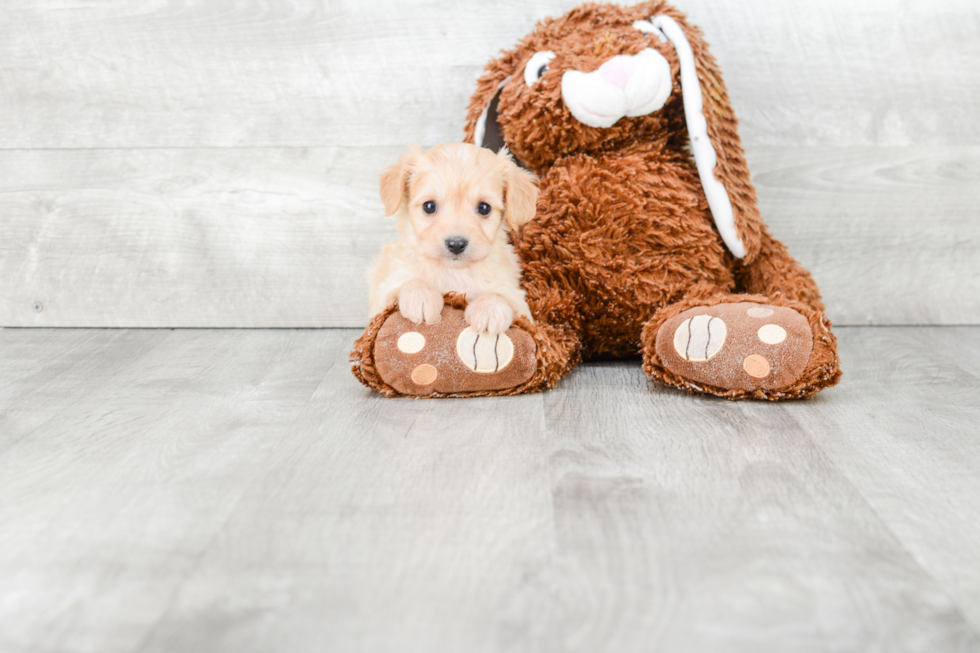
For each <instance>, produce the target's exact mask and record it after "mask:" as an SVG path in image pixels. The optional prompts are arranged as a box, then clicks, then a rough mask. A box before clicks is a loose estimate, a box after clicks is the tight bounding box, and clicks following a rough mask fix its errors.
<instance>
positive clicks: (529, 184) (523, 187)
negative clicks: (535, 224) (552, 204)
mask: <svg viewBox="0 0 980 653" xmlns="http://www.w3.org/2000/svg"><path fill="white" fill-rule="evenodd" d="M497 159H498V160H499V161H500V165H501V166H503V169H504V184H505V188H504V220H506V221H507V225H508V226H509V227H510V228H511V229H512V230H517V229H519V228H520V227H522V226H523V225H525V224H527V223H528V222H530V221H531V220H532V219H533V218H534V213H535V212H536V211H537V207H538V186H537V180H538V178H537V177H535V176H534V175H533V174H531V173H530V172H528V171H527V170H525V169H524V168H521V167H519V166H518V165H517V164H516V163H514V160H513V158H511V155H510V153H509V152H508V151H507V148H503V149H501V150H500V152H498V153H497Z"/></svg>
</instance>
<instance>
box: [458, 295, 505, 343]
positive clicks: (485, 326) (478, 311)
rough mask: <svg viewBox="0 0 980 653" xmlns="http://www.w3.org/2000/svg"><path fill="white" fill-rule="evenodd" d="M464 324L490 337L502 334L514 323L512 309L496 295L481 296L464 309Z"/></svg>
mask: <svg viewBox="0 0 980 653" xmlns="http://www.w3.org/2000/svg"><path fill="white" fill-rule="evenodd" d="M464 317H465V319H466V323H467V324H469V325H470V326H471V327H473V328H474V329H476V330H477V331H481V332H486V333H489V334H490V335H492V336H493V335H497V334H498V333H503V332H504V331H506V330H507V329H509V328H510V325H511V324H512V323H513V322H514V309H512V308H511V307H510V304H508V303H507V302H505V301H504V300H503V299H501V298H500V297H498V296H497V295H481V296H480V297H477V298H476V299H474V300H473V301H472V302H470V303H469V305H468V306H467V307H466V313H465V315H464Z"/></svg>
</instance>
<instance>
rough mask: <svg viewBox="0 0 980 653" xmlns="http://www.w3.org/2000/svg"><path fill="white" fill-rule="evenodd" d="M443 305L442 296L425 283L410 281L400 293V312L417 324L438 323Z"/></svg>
mask: <svg viewBox="0 0 980 653" xmlns="http://www.w3.org/2000/svg"><path fill="white" fill-rule="evenodd" d="M442 304H443V300H442V295H441V294H440V293H438V292H436V291H435V290H433V288H432V287H431V286H429V285H428V284H426V283H425V282H424V281H409V282H408V283H406V284H405V285H404V286H402V287H401V290H399V291H398V312H399V313H401V314H402V317H404V318H405V319H406V320H409V321H411V322H413V323H415V324H422V322H425V323H426V324H435V323H436V322H438V321H439V320H440V319H441V318H442Z"/></svg>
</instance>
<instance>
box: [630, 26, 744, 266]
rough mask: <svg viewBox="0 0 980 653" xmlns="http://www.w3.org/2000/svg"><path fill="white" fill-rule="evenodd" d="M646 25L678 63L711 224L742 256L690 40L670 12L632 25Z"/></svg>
mask: <svg viewBox="0 0 980 653" xmlns="http://www.w3.org/2000/svg"><path fill="white" fill-rule="evenodd" d="M647 25H650V26H652V27H653V28H655V29H656V30H657V33H658V35H660V34H662V35H663V36H666V37H667V39H669V40H670V42H671V43H672V44H673V45H674V50H675V51H676V52H677V59H678V61H679V62H680V65H681V92H682V93H683V95H684V118H685V120H686V121H687V133H688V135H689V136H690V137H691V151H692V152H693V153H694V164H695V165H696V166H697V168H698V176H699V177H701V186H702V188H704V195H705V197H706V198H707V200H708V208H709V209H711V215H712V216H713V217H714V219H715V226H716V227H717V228H718V233H720V234H721V239H722V240H723V241H724V242H725V245H726V246H727V247H728V249H729V251H731V253H732V254H733V255H734V256H735V257H736V258H744V257H745V253H746V252H745V244H744V243H742V240H741V239H740V238H739V237H738V232H737V231H736V230H735V214H734V211H733V209H732V202H731V198H729V196H728V189H726V188H725V185H724V184H722V183H721V182H720V181H718V180H717V179H716V178H715V165H717V163H718V154H717V152H715V148H714V145H712V143H711V139H710V138H709V137H708V122H707V121H706V120H705V118H704V102H703V98H702V96H701V82H700V80H699V79H698V70H697V66H696V65H695V63H694V53H693V52H692V51H691V44H690V43H689V42H688V40H687V37H686V36H685V35H684V30H682V29H681V27H680V25H678V24H677V22H676V21H675V20H674V19H673V18H671V17H670V16H656V17H654V18H653V19H652V22H651V23H647V22H646V21H637V22H636V23H634V24H633V26H634V27H636V28H637V29H639V30H641V31H643V32H644V33H649V32H648V30H647V29H646V28H647Z"/></svg>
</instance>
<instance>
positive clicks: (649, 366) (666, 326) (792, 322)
mask: <svg viewBox="0 0 980 653" xmlns="http://www.w3.org/2000/svg"><path fill="white" fill-rule="evenodd" d="M750 307H765V308H769V309H771V310H773V314H772V315H771V316H767V317H763V318H751V317H750V318H749V319H745V318H741V317H740V318H739V320H738V323H736V321H735V320H734V319H731V318H728V317H727V316H728V315H734V314H735V313H736V312H738V313H741V312H742V311H744V310H745V309H747V308H750ZM781 307H782V308H781ZM719 308H720V309H721V310H719ZM692 309H693V310H692ZM733 309H734V310H733ZM790 309H792V310H790ZM688 311H691V312H693V313H697V314H706V315H721V316H722V319H726V320H728V321H730V322H731V323H732V324H731V326H730V327H729V334H730V335H729V337H730V338H731V340H730V341H729V342H726V343H725V346H724V347H723V348H722V351H721V352H719V355H718V358H719V359H722V360H719V361H717V362H718V363H720V364H721V365H722V366H723V367H725V368H727V369H721V370H719V371H718V372H717V377H716V378H718V382H717V383H711V382H710V378H706V377H704V376H700V378H696V377H697V376H699V374H698V372H694V373H692V371H693V370H694V368H697V367H698V365H697V364H694V365H691V364H685V363H684V361H682V360H680V357H679V356H677V355H676V352H674V351H673V350H672V347H671V348H670V349H668V345H669V344H670V341H671V340H672V338H673V336H674V329H672V328H671V327H672V326H674V327H676V325H678V324H680V323H681V322H682V319H678V318H682V317H683V316H685V315H686V314H687V312H688ZM794 313H795V316H794V315H793V314H794ZM755 323H757V325H758V326H762V325H765V324H778V325H780V326H783V327H785V328H786V330H787V332H788V335H787V339H786V341H785V342H784V343H781V345H780V346H771V345H766V344H765V343H762V342H759V340H758V338H757V337H756V333H757V326H756V324H755ZM749 325H751V326H749ZM733 327H734V328H733ZM739 327H741V328H739ZM746 327H747V328H746ZM661 329H663V333H661ZM803 329H806V331H809V333H810V334H813V335H812V337H803V338H800V336H802V330H803ZM733 332H735V333H737V334H738V335H734V334H733ZM808 335H809V334H808ZM736 338H737V339H736ZM801 340H802V342H801ZM794 349H795V351H793V350H794ZM726 350H727V352H738V358H737V359H735V360H731V359H730V358H729V360H725V359H724V356H725V354H726ZM749 355H762V356H764V357H765V358H766V359H767V360H768V361H769V362H770V363H772V364H773V365H772V367H773V374H772V376H771V377H768V378H767V379H765V380H764V381H763V382H762V383H761V386H762V387H755V388H753V387H752V386H753V385H755V384H753V383H752V379H750V378H748V377H747V375H744V374H740V373H739V370H738V363H739V361H740V360H741V359H742V358H743V357H745V356H749ZM801 360H802V361H803V362H804V364H803V365H799V362H798V361H801ZM708 362H709V363H713V362H715V361H714V360H713V359H712V360H711V361H708ZM700 365H702V366H703V365H704V364H703V363H702V364H700ZM782 366H789V367H793V368H796V367H797V366H798V367H799V368H802V369H794V370H793V373H791V374H788V375H780V372H781V369H780V368H781V367H782ZM643 369H644V370H646V372H647V374H649V375H650V376H652V377H653V378H655V379H657V380H658V381H662V382H663V383H665V384H667V385H670V386H674V387H675V388H681V389H683V390H687V391H688V392H695V393H708V394H715V395H719V396H722V397H725V398H728V399H743V398H752V399H769V400H776V399H800V398H804V397H809V396H811V395H813V394H815V393H816V392H817V391H818V390H820V389H822V388H826V387H829V386H832V385H836V384H837V382H838V381H840V376H841V372H840V368H839V366H838V362H837V339H836V338H835V337H834V334H833V333H831V332H830V321H829V320H827V318H826V317H824V316H823V314H822V313H820V312H819V311H815V310H813V309H812V308H810V307H809V306H807V305H806V304H802V303H800V302H795V301H792V300H787V299H784V298H782V297H774V298H770V297H765V296H763V295H716V296H714V297H708V298H705V297H692V298H690V299H687V300H685V301H682V302H678V303H677V304H673V305H671V306H667V307H666V308H664V309H663V310H661V311H659V312H658V313H657V314H656V315H655V316H654V317H653V319H652V320H650V322H649V323H648V324H647V326H646V327H645V328H644V330H643ZM712 371H713V370H708V372H709V374H710V373H711V372H712Z"/></svg>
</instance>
